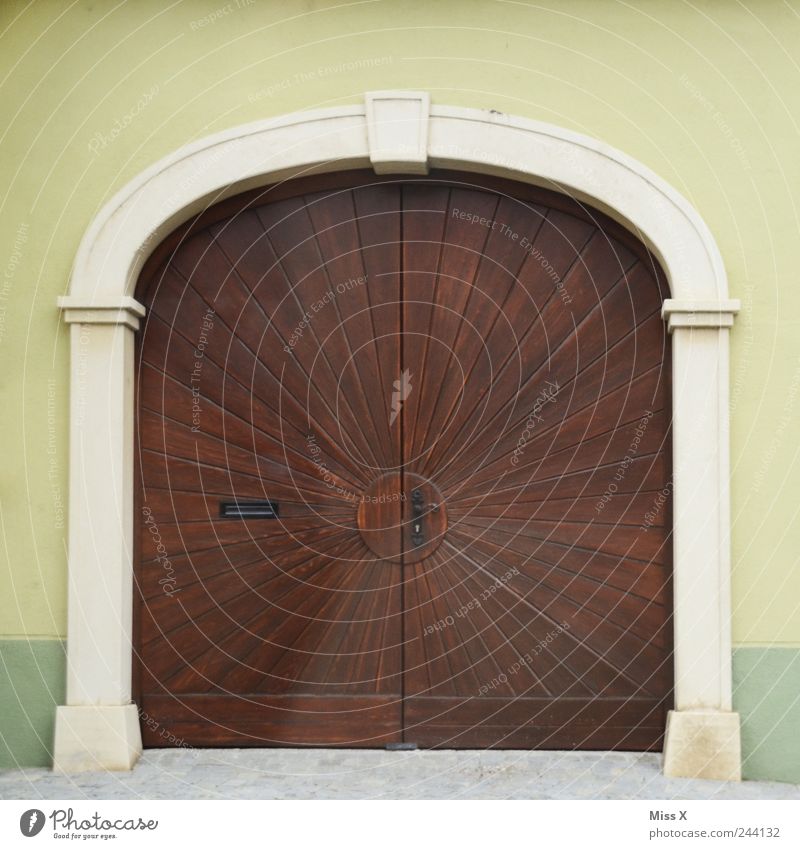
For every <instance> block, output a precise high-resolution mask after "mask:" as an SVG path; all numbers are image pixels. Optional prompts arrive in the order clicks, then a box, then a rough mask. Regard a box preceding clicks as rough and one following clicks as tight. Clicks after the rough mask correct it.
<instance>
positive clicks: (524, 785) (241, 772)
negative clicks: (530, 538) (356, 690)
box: [0, 749, 800, 799]
mask: <svg viewBox="0 0 800 849" xmlns="http://www.w3.org/2000/svg"><path fill="white" fill-rule="evenodd" d="M660 761H661V756H660V755H658V754H637V753H626V752H518V751H512V752H500V751H485V752H475V751H470V752H456V751H442V752H385V751H357V750H333V749H316V750H298V749H161V750H158V749H150V750H148V751H146V752H145V754H144V756H143V757H142V759H141V760H140V761H139V763H138V764H137V766H136V768H135V769H134V770H133V771H132V772H90V773H83V774H80V775H70V776H66V775H58V774H55V773H53V772H52V771H51V770H48V769H25V770H3V771H0V799H800V785H795V784H781V783H778V782H767V781H744V782H742V783H741V784H735V783H729V782H721V781H698V780H688V779H666V778H664V777H663V776H662V775H661V772H660V769H659V767H660Z"/></svg>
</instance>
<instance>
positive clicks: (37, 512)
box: [0, 0, 800, 644]
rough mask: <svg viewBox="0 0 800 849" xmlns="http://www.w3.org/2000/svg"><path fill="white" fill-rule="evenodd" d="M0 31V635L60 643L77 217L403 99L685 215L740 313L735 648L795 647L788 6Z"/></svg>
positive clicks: (799, 284) (485, 5)
mask: <svg viewBox="0 0 800 849" xmlns="http://www.w3.org/2000/svg"><path fill="white" fill-rule="evenodd" d="M214 12H219V13H220V16H219V18H218V20H216V21H215V22H212V23H210V24H208V25H206V26H200V25H199V24H198V23H197V21H198V19H199V18H201V17H203V16H204V15H207V14H213V13H214ZM193 22H194V25H193ZM0 32H1V33H2V37H0V80H2V82H0V102H2V110H1V112H0V114H2V118H3V121H2V125H3V136H2V149H1V150H0V153H1V154H2V161H1V164H0V197H2V211H1V212H0V215H1V216H2V221H1V222H0V224H1V226H0V318H2V319H4V320H3V321H0V358H1V365H2V368H1V369H0V381H1V382H2V383H1V384H0V387H1V388H2V397H3V403H2V405H0V434H2V446H3V457H4V462H3V469H2V478H0V520H1V521H2V525H1V526H0V534H2V540H0V542H1V543H2V544H0V558H2V563H3V569H2V572H0V633H6V634H21V633H30V634H40V635H47V634H63V633H64V630H65V596H66V570H65V549H64V543H65V539H64V532H63V530H62V529H60V528H59V527H57V526H56V525H57V519H58V510H57V501H58V499H59V498H62V499H65V498H66V473H67V458H68V453H67V441H66V440H67V415H66V402H67V385H66V381H67V355H68V347H67V334H66V332H65V329H64V328H63V327H62V326H61V325H60V324H59V321H58V315H57V313H56V310H55V307H54V303H55V299H56V296H57V295H58V294H60V293H63V292H64V291H65V289H66V287H67V280H68V273H69V268H70V264H71V261H72V257H73V256H74V254H75V250H76V248H77V245H78V242H79V240H80V237H81V234H82V233H83V231H84V230H85V228H86V227H87V225H88V223H89V222H90V220H91V218H92V216H93V214H94V213H95V211H96V210H97V209H98V207H99V206H100V205H101V204H102V203H103V201H104V200H106V199H107V198H108V197H109V196H110V195H111V193H112V192H113V191H114V190H115V189H117V188H119V187H120V186H121V185H123V184H124V183H125V182H126V181H127V180H129V179H130V178H131V177H133V176H134V175H135V174H136V173H137V172H138V171H140V170H141V169H142V168H144V167H145V166H147V165H149V164H150V163H152V162H153V161H154V160H156V159H158V158H159V157H160V156H163V155H164V154H166V153H168V152H169V151H171V150H172V149H174V148H176V147H178V146H180V145H183V144H185V143H186V142H187V141H189V140H191V139H193V138H197V137H200V136H203V135H206V134H208V133H210V132H213V131H215V130H219V129H222V128H224V127H228V126H231V125H234V124H238V123H243V122H247V121H252V120H255V119H259V118H263V117H267V116H270V115H278V114H281V113H284V112H288V111H295V110H298V109H305V108H313V107H319V106H324V105H330V104H336V103H342V102H353V103H354V102H357V101H358V99H359V97H360V95H361V93H362V92H363V91H364V90H367V89H376V88H422V89H427V90H429V91H430V92H431V95H432V98H433V100H434V101H435V102H440V103H451V104H457V105H470V106H479V107H489V108H495V109H499V110H501V111H508V112H513V113H517V114H519V115H525V116H529V117H532V118H537V119H540V120H544V121H550V122H553V123H556V124H560V125H562V126H565V127H570V128H573V129H575V130H579V131H581V132H584V133H587V134H589V135H592V136H595V137H597V138H600V139H603V140H604V141H607V142H609V143H610V144H612V145H614V146H616V147H618V148H620V149H622V150H624V151H626V152H627V153H629V154H631V155H632V156H634V157H636V158H637V159H640V160H641V161H643V162H645V163H646V164H647V165H649V166H650V167H651V168H653V169H654V170H655V171H657V172H658V173H659V174H661V175H662V176H663V177H664V178H665V179H667V180H668V181H670V182H671V183H672V184H673V185H674V186H676V187H677V188H678V189H679V190H680V191H682V192H683V193H684V194H685V195H686V196H687V197H688V198H689V199H690V200H691V201H692V202H693V203H694V204H695V205H696V207H697V208H698V210H699V211H700V213H701V214H702V215H703V216H704V218H705V220H706V221H707V223H708V224H709V226H710V227H711V230H712V232H713V233H714V235H715V237H716V238H717V241H718V242H719V245H720V248H721V250H722V254H723V256H724V259H725V262H726V265H727V268H728V272H729V275H730V281H731V290H732V295H733V296H734V297H741V298H742V299H743V300H744V302H745V311H744V314H743V315H742V316H741V318H740V320H739V324H738V326H737V328H736V330H735V333H734V341H733V378H732V391H733V421H732V429H733V457H732V461H733V467H734V478H733V515H734V522H735V523H734V534H733V556H734V584H733V589H734V610H735V613H734V617H735V618H734V639H735V641H737V642H784V643H795V644H800V612H798V599H800V567H799V566H797V565H796V563H797V559H798V557H800V520H798V511H800V463H798V460H797V454H798V451H800V436H798V435H800V319H798V316H800V239H799V238H798V235H797V233H798V212H797V208H796V205H797V203H798V201H800V156H798V154H797V151H798V150H800V144H799V142H800V133H799V132H798V123H799V122H800V68H799V67H798V63H799V62H800V2H798V0H789V2H778V0H750V2H749V3H745V4H742V3H740V2H735V0H706V2H702V0H701V1H700V2H697V0H696V2H694V3H692V4H687V3H683V2H679V0H648V2H634V3H622V2H603V0H585V1H584V2H579V0H560V2H558V1H557V0H550V2H544V3H537V4H535V5H534V4H533V3H518V2H490V1H489V0H477V2H467V1H466V0H438V2H435V0H423V2H419V0H383V2H380V1H378V2H354V3H343V4H335V3H327V2H325V3H322V2H313V0H306V2H300V0H291V2H267V0H254V2H247V0H238V3H237V0H232V2H231V3H230V4H227V5H226V3H224V2H219V0H183V2H178V3H175V4H174V5H173V4H166V3H163V2H161V0H136V2H133V0H129V2H126V3H117V2H110V0H94V1H91V0H79V2H76V3H68V2H66V0H64V2H47V0H44V2H42V0H40V2H36V3H33V4H30V7H29V4H28V3H27V2H17V1H16V0H2V2H1V3H0ZM348 62H349V63H357V64H360V67H351V68H347V67H344V68H342V67H341V65H342V63H348ZM337 66H338V67H337ZM137 101H139V102H140V104H143V105H139V106H137ZM145 101H146V102H145ZM126 116H129V118H128V120H126ZM117 121H121V122H122V121H125V123H126V124H127V126H126V127H125V129H124V130H123V131H122V132H120V133H119V134H118V135H116V137H115V138H114V139H113V140H111V141H109V143H108V144H107V146H105V147H98V144H99V142H95V148H96V149H95V150H94V151H92V150H91V149H90V144H92V139H93V138H94V139H98V136H97V135H96V134H98V133H100V134H102V135H103V136H105V137H109V136H110V135H111V134H112V131H113V129H114V126H115V122H117ZM20 227H23V233H22V237H20V235H18V234H17V231H18V230H19V228H20ZM15 241H16V247H15ZM48 381H52V383H51V384H48ZM49 391H50V392H52V394H53V398H52V399H51V407H50V415H48V392H49ZM51 472H52V473H53V477H52V479H51V478H50V477H49V475H50V473H51ZM7 563H10V566H11V568H10V570H8V569H6V564H7Z"/></svg>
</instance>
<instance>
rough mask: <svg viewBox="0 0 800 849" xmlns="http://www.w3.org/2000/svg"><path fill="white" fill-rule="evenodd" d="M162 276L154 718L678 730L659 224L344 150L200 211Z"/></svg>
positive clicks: (161, 249) (485, 730)
mask: <svg viewBox="0 0 800 849" xmlns="http://www.w3.org/2000/svg"><path fill="white" fill-rule="evenodd" d="M137 296H138V297H139V298H140V299H141V300H142V302H143V303H144V304H145V306H146V307H147V317H146V319H145V321H144V326H143V329H142V332H141V334H140V336H139V338H138V341H137V361H138V366H137V386H136V393H137V395H136V397H137V410H138V416H137V432H136V441H137V445H136V458H137V464H138V468H137V476H138V489H137V494H136V499H137V512H136V515H137V523H138V527H137V532H136V535H135V545H136V551H135V556H136V587H137V593H136V610H135V619H134V621H135V640H136V658H137V660H136V663H135V671H134V679H135V680H134V685H135V686H134V690H135V694H136V698H137V701H138V702H139V704H140V707H141V709H142V712H143V716H145V717H146V721H143V725H142V727H143V735H144V740H145V744H146V745H150V746H170V745H172V746H177V745H219V746H224V745H236V746H240V745H245V746H287V745H290V746H291V745H305V746H353V747H370V746H373V747H374V746H384V745H386V744H387V743H392V742H398V741H402V740H405V741H408V742H414V743H417V745H419V746H421V747H431V748H434V747H440V748H442V747H443V748H484V747H493V748H531V747H542V748H570V749H571V748H576V749H604V748H619V749H633V750H656V749H658V748H660V746H661V744H662V737H663V729H664V721H665V716H666V710H667V709H668V708H669V706H670V700H671V691H672V684H671V681H672V627H671V604H672V597H671V574H672V548H671V512H670V509H671V507H670V500H669V483H670V475H671V455H670V450H669V443H670V419H671V412H670V370H669V368H670V361H669V337H668V335H667V334H666V332H665V328H664V324H663V322H662V320H661V318H660V307H661V303H662V301H663V299H664V297H667V296H668V290H667V286H666V282H665V279H664V275H663V273H662V272H661V270H660V269H659V268H658V265H657V263H656V262H655V261H654V259H653V257H652V256H651V255H650V254H649V253H648V252H647V250H646V249H645V248H644V246H643V245H642V244H641V243H639V242H638V241H637V240H636V239H635V238H634V237H633V236H632V235H631V234H629V233H627V232H626V231H625V230H623V229H622V228H621V227H620V226H619V225H618V224H616V223H615V222H612V221H611V220H610V219H608V218H607V217H606V216H604V215H603V214H602V213H599V212H597V211H595V210H592V209H590V208H587V207H585V206H583V205H581V204H580V203H578V202H576V201H574V200H572V199H570V198H567V197H565V196H563V195H559V194H557V193H555V192H551V191H546V190H543V189H539V188H535V187H532V186H523V185H520V184H516V183H513V182H510V181H504V180H495V179H492V178H487V177H481V176H477V175H466V174H456V173H448V172H433V173H432V174H431V175H428V176H427V177H419V178H417V177H408V178H407V177H402V178H395V177H376V176H375V175H374V174H371V173H366V172H351V173H349V174H348V173H345V174H330V175H318V176H315V177H307V178H303V179H300V180H295V181H289V182H287V183H283V184H281V185H279V186H275V187H267V188H265V189H259V190H256V191H253V192H249V193H247V194H245V195H242V196H239V197H238V198H231V199H228V200H226V201H223V202H222V203H220V204H217V205H215V206H214V207H211V208H210V209H208V210H205V211H203V212H201V213H200V214H199V215H197V216H196V217H195V218H194V219H193V220H192V221H190V222H187V223H186V224H184V225H182V226H181V227H179V228H178V229H177V230H176V231H175V232H174V233H173V234H172V235H171V236H170V237H168V238H167V239H166V240H165V241H164V242H163V243H162V244H161V245H159V246H158V247H156V249H155V250H154V252H153V254H152V255H151V257H150V258H149V260H148V262H147V263H146V266H145V269H144V271H143V272H142V276H141V279H140V285H139V289H138V291H137ZM387 482H389V483H387ZM414 489H417V490H420V492H423V493H424V500H425V502H426V506H425V510H424V511H423V513H422V528H423V532H424V534H425V537H424V542H422V543H413V542H412V536H411V534H412V519H413V517H414V516H416V515H417V514H414V513H413V511H412V509H411V503H410V500H409V498H410V493H411V492H412V491H413V490H414ZM398 493H400V494H402V496H403V500H392V497H393V496H395V495H397V494H398ZM661 493H666V496H664V495H660V494H661ZM223 500H225V501H245V502H246V501H253V500H269V501H271V502H273V503H276V504H277V505H278V516H277V517H276V518H272V519H249V520H236V519H227V518H222V517H221V516H220V511H219V505H220V502H221V501H223ZM434 502H441V505H440V509H438V510H437V511H436V512H435V513H434V512H432V508H431V504H433V503H434Z"/></svg>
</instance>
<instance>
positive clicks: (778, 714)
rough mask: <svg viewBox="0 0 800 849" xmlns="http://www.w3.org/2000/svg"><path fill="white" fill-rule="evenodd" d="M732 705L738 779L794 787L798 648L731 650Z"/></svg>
mask: <svg viewBox="0 0 800 849" xmlns="http://www.w3.org/2000/svg"><path fill="white" fill-rule="evenodd" d="M733 707H734V710H737V711H738V712H739V715H740V717H741V722H742V777H743V778H750V779H771V780H772V781H789V782H792V783H793V784H800V649H796V648H756V647H747V648H744V647H743V648H737V649H734V652H733Z"/></svg>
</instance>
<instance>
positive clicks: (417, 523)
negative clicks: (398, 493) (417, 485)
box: [411, 489, 425, 546]
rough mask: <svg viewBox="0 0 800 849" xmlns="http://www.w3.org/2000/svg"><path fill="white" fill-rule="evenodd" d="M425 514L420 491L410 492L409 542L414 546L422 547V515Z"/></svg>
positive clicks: (423, 535) (423, 533)
mask: <svg viewBox="0 0 800 849" xmlns="http://www.w3.org/2000/svg"><path fill="white" fill-rule="evenodd" d="M424 513H425V499H424V497H423V495H422V490H421V489H414V490H412V492H411V542H412V543H413V544H414V545H415V546H420V545H422V543H423V542H425V532H424V530H423V514H424Z"/></svg>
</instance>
